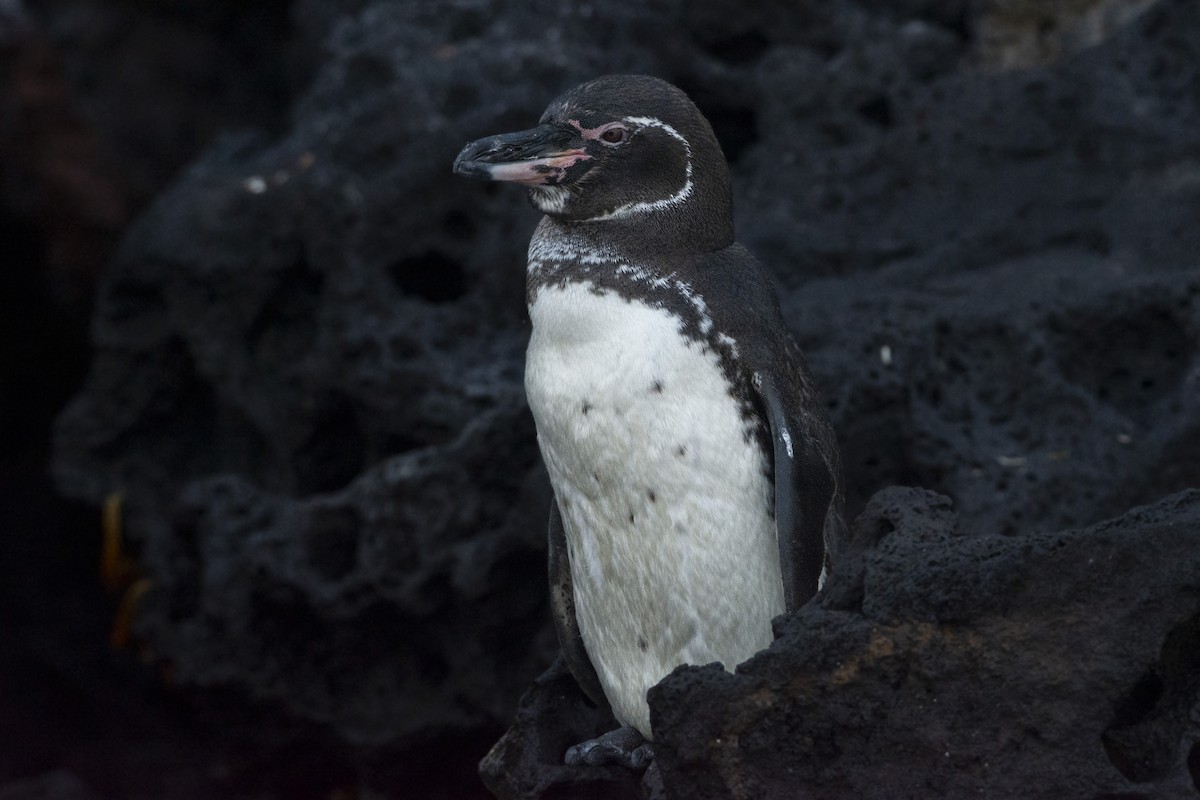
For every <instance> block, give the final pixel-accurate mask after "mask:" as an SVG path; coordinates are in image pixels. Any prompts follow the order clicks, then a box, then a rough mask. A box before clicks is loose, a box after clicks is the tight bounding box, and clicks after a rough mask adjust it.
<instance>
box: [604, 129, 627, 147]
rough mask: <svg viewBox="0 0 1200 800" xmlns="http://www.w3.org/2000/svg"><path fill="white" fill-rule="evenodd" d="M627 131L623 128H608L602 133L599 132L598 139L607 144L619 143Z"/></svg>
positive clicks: (623, 139)
mask: <svg viewBox="0 0 1200 800" xmlns="http://www.w3.org/2000/svg"><path fill="white" fill-rule="evenodd" d="M627 135H628V131H626V130H625V129H624V128H609V129H608V130H606V131H605V132H604V133H602V134H600V140H601V141H603V142H607V143H608V144H620V143H621V142H623V141H625V137H626V136H627Z"/></svg>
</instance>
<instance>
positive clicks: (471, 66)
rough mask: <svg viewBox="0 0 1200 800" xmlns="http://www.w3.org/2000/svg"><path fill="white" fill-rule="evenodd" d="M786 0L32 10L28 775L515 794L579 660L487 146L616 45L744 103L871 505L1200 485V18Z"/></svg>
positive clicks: (780, 260)
mask: <svg viewBox="0 0 1200 800" xmlns="http://www.w3.org/2000/svg"><path fill="white" fill-rule="evenodd" d="M746 5H747V4H742V3H726V2H720V1H719V0H714V2H705V3H698V2H686V3H685V2H679V3H664V4H661V5H657V6H655V7H653V8H648V7H643V6H642V5H641V4H607V5H604V6H601V5H599V4H597V5H595V6H587V5H579V6H577V7H573V8H566V7H563V4H557V3H549V2H547V3H531V4H529V5H528V6H527V7H520V8H510V7H509V6H508V5H506V4H503V3H496V2H486V1H485V0H478V1H477V2H469V1H466V0H464V2H458V3H453V4H446V5H442V4H437V5H435V4H424V3H400V2H368V0H343V1H342V2H317V1H316V0H291V2H284V1H283V0H275V1H273V2H253V3H218V2H166V0H162V1H161V2H155V1H154V0H142V1H141V2H134V1H133V0H126V1H124V2H94V1H92V2H89V1H88V0H73V1H68V0H57V1H55V2H44V3H38V4H36V5H34V4H33V3H26V4H20V3H9V4H5V5H3V6H0V64H2V66H3V70H2V71H0V254H2V255H0V326H2V337H0V342H2V345H0V445H2V446H0V474H2V476H3V482H2V484H0V510H2V512H0V513H2V521H3V530H0V634H2V635H3V637H4V639H3V642H2V646H0V797H10V796H11V797H42V796H57V797H102V798H108V797H111V798H118V797H120V798H143V797H144V798H151V797H172V798H205V797H230V798H241V797H245V798H251V797H254V798H265V797H280V798H285V797H286V798H304V797H313V798H318V797H319V798H333V797H355V796H363V797H366V796H371V795H370V793H371V792H374V793H376V794H377V795H381V796H387V797H416V796H420V797H438V796H440V797H473V796H486V794H485V793H484V790H483V789H482V787H481V786H480V785H479V784H478V782H477V779H476V778H475V774H474V765H475V763H476V762H477V761H478V759H479V758H480V757H481V756H482V755H483V754H484V753H485V752H486V750H487V748H488V747H489V746H490V744H491V743H492V742H493V741H495V739H496V738H497V737H498V736H499V735H500V734H501V733H502V732H503V730H504V728H505V726H506V725H507V723H508V720H509V719H510V717H511V714H512V711H513V708H514V704H515V702H516V700H517V698H518V697H519V695H520V693H521V691H522V689H523V688H524V687H525V686H526V685H527V684H528V682H529V681H530V680H531V679H532V678H533V677H534V676H535V675H537V674H538V672H540V671H541V669H542V668H544V667H545V666H546V665H547V664H548V663H549V662H550V660H551V658H552V655H553V650H554V648H553V643H552V637H551V635H550V634H549V631H548V629H547V618H546V605H545V597H544V582H543V579H542V574H543V570H544V567H543V563H544V562H543V559H544V554H543V551H542V535H543V526H544V523H543V519H544V514H545V508H546V504H547V502H548V488H547V486H546V484H545V478H544V474H543V473H542V472H541V468H540V465H539V462H538V458H537V453H536V449H535V446H534V439H533V430H532V423H531V421H530V420H529V418H528V415H527V413H526V411H525V407H524V400H523V395H522V390H521V385H520V375H521V355H522V350H523V347H524V339H525V337H526V336H527V321H526V320H525V318H524V309H523V304H522V269H521V268H522V264H523V252H524V247H525V243H526V241H527V238H528V234H529V231H530V230H531V228H532V225H533V224H534V222H535V221H536V214H535V213H534V212H533V211H532V210H531V209H529V208H528V207H527V205H526V204H525V202H524V200H523V198H521V197H520V196H519V193H518V192H517V191H516V190H513V189H512V188H511V187H495V186H485V185H480V184H477V183H474V182H467V181H461V180H458V179H456V178H454V177H452V176H451V175H450V170H449V165H450V163H451V161H452V159H453V156H454V154H455V153H456V152H457V151H458V149H459V147H461V145H462V144H463V143H464V142H465V141H467V140H469V139H472V138H476V137H478V136H480V135H483V134H487V133H492V132H497V131H502V130H515V129H519V128H525V127H528V126H529V125H530V124H532V123H533V121H535V120H536V118H537V117H538V115H539V114H540V112H541V110H542V108H543V107H544V106H545V104H546V103H547V102H548V101H549V100H550V99H551V98H552V97H553V96H555V95H556V94H558V93H559V92H560V91H562V90H563V89H565V88H568V87H570V86H571V85H574V84H575V83H577V82H579V81H581V80H584V79H587V78H589V77H593V76H594V75H597V74H602V73H606V72H649V73H652V74H656V75H659V76H661V77H663V78H666V79H668V80H671V81H673V82H675V83H677V84H678V85H680V86H681V87H683V88H684V89H685V90H687V91H688V92H689V93H690V94H691V95H692V96H693V98H694V99H695V100H696V102H697V103H698V104H699V105H700V107H701V108H702V110H704V111H705V113H706V114H707V115H708V117H709V119H710V120H711V121H712V123H713V125H714V128H715V129H716V131H717V133H718V136H719V138H720V139H721V141H722V145H723V147H724V149H725V152H726V155H727V156H728V158H729V159H730V162H731V166H732V169H733V173H734V182H735V186H736V203H737V213H738V230H739V237H740V238H741V240H742V241H744V242H745V243H746V244H748V245H749V246H750V247H751V248H752V249H753V250H754V251H755V252H756V253H757V254H758V255H759V256H760V258H762V259H763V260H764V262H765V263H766V264H767V265H768V266H769V268H770V269H771V270H772V272H773V273H774V274H775V275H776V277H777V280H778V283H779V286H780V292H781V299H782V303H783V307H784V312H785V314H786V315H787V318H788V319H789V321H790V322H791V324H792V325H793V328H794V331H795V333H796V335H797V338H798V339H799V341H800V342H801V345H802V346H803V347H804V348H805V350H806V352H807V353H808V355H809V358H810V361H811V363H812V365H813V368H814V371H815V373H816V374H817V378H818V381H819V383H820V385H821V386H822V387H823V389H824V392H825V396H826V399H827V402H828V406H829V412H830V414H831V417H832V418H833V421H834V424H835V427H836V429H837V430H838V433H839V438H840V440H841V444H842V448H843V456H844V461H845V468H846V475H847V484H848V491H847V495H848V496H847V499H848V509H847V510H848V514H849V515H850V516H853V515H854V514H856V513H857V512H858V511H859V510H860V509H861V508H862V507H863V505H864V503H865V502H866V500H867V498H868V497H870V495H871V494H872V493H873V492H875V491H876V490H878V489H880V488H882V487H884V486H887V485H890V484H906V485H914V486H923V487H927V488H930V489H935V490H937V491H940V492H943V493H945V494H947V495H949V496H951V497H952V498H953V499H954V500H955V503H956V508H957V510H958V512H959V514H960V515H961V517H962V519H963V521H964V524H965V525H967V526H969V527H971V528H973V529H977V530H979V531H983V532H987V533H990V534H995V535H1004V536H1011V535H1019V534H1021V533H1023V532H1027V531H1034V530H1058V529H1061V528H1066V527H1078V526H1082V525H1087V524H1091V523H1094V522H1097V521H1099V520H1101V519H1104V518H1107V517H1111V516H1115V515H1117V514H1120V513H1121V512H1123V511H1125V510H1126V509H1128V508H1129V507H1131V506H1134V505H1137V504H1139V503H1147V502H1152V501H1154V500H1157V499H1159V498H1161V497H1163V496H1165V495H1167V494H1170V493H1171V492H1174V491H1178V490H1180V489H1183V488H1187V487H1189V486H1190V487H1194V486H1198V485H1200V460H1197V459H1196V458H1195V453H1196V452H1200V411H1198V409H1200V406H1198V403H1197V397H1198V396H1200V360H1198V358H1197V353H1198V351H1200V346H1198V343H1200V301H1198V300H1197V298H1198V297H1200V270H1198V269H1197V260H1196V253H1197V252H1200V232H1198V229H1197V225H1196V221H1197V219H1200V177H1198V175H1200V89H1198V88H1197V87H1198V86H1200V75H1198V74H1197V71H1198V69H1200V67H1198V65H1200V11H1198V10H1197V7H1196V6H1195V4H1193V3H1190V2H1188V0H1157V2H1154V1H1153V0H1136V1H1134V0H1126V1H1124V2H1119V1H1113V2H1107V1H1106V0H1094V1H1091V2H1089V1H1088V0H1076V1H1074V2H1066V1H1064V2H1049V3H1026V2H1019V1H1018V0H977V1H974V2H969V1H968V0H956V1H955V2H932V1H931V2H922V0H888V1H887V2H882V1H881V2H866V1H865V0H860V2H852V1H851V0H839V2H820V3H817V2H804V3H794V2H779V3H767V4H761V5H756V6H755V7H754V8H747V7H745V6H746ZM117 492H119V493H122V495H123V496H124V498H125V502H124V505H123V516H124V522H125V531H126V539H127V548H128V550H129V552H130V555H131V557H132V558H134V559H135V562H136V564H137V573H136V575H131V576H128V579H127V580H125V581H124V582H122V583H121V584H120V585H117V586H115V587H112V588H105V587H104V585H103V584H102V582H101V580H100V575H99V567H98V556H99V550H100V516H99V508H100V505H101V504H102V503H103V501H104V499H105V498H106V497H108V496H110V495H111V494H113V493H117ZM135 577H141V578H144V579H146V580H147V581H148V583H147V584H145V585H147V586H148V587H149V589H148V591H147V592H146V594H145V595H144V596H143V597H142V599H141V602H140V603H139V604H138V605H137V607H136V612H135V618H134V622H133V637H132V641H131V642H130V643H128V644H126V645H125V646H123V647H118V648H114V647H112V646H111V645H110V641H109V639H110V631H111V629H112V626H113V624H114V620H115V619H116V617H117V613H118V607H119V604H120V602H121V598H122V596H123V593H124V592H125V591H126V590H127V589H128V587H129V586H130V585H131V582H132V580H133V579H134V578H135ZM6 792H7V793H8V794H6Z"/></svg>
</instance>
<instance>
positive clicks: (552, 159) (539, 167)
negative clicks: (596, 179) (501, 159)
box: [487, 150, 591, 186]
mask: <svg viewBox="0 0 1200 800" xmlns="http://www.w3.org/2000/svg"><path fill="white" fill-rule="evenodd" d="M590 158H591V156H589V155H588V154H587V153H585V152H584V151H582V150H566V151H564V152H562V153H559V154H557V155H553V156H549V157H547V158H531V159H529V160H527V161H509V162H506V163H500V164H489V165H487V171H488V176H489V177H490V178H491V179H492V180H494V181H509V182H511V183H523V184H526V185H527V186H535V185H542V184H547V183H558V182H559V181H561V180H562V178H563V173H565V172H566V171H567V169H569V168H570V167H573V166H574V165H576V164H578V163H579V162H580V161H587V160H588V159H590Z"/></svg>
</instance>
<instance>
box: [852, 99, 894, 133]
mask: <svg viewBox="0 0 1200 800" xmlns="http://www.w3.org/2000/svg"><path fill="white" fill-rule="evenodd" d="M857 110H858V115H859V116H860V117H862V118H863V119H865V120H867V121H868V122H870V123H871V124H872V125H874V126H875V127H877V128H890V127H892V100H891V98H889V97H888V96H887V95H886V94H879V95H876V96H875V97H872V98H871V99H870V100H868V101H867V102H865V103H863V104H862V105H860V106H859V107H858V109H857Z"/></svg>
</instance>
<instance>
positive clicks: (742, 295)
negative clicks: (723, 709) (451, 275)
mask: <svg viewBox="0 0 1200 800" xmlns="http://www.w3.org/2000/svg"><path fill="white" fill-rule="evenodd" d="M454 171H455V172H456V173H459V174H461V175H466V176H470V177H477V178H483V179H489V180H494V181H508V182H513V183H519V184H523V185H525V186H527V187H528V189H529V198H530V200H531V201H532V203H533V205H534V206H535V207H537V208H538V209H539V210H541V211H542V212H544V213H545V216H544V217H543V218H542V220H541V222H540V223H539V224H538V226H537V229H536V230H535V231H534V234H533V238H532V240H531V241H530V244H529V259H528V266H527V289H526V300H527V302H528V306H529V316H530V320H531V322H532V325H533V330H532V335H531V337H530V341H529V348H528V351H527V356H526V366H525V388H526V393H527V396H528V400H529V405H530V408H531V410H532V412H533V417H534V421H535V423H536V426H537V435H538V445H539V447H540V449H541V453H542V457H543V460H544V461H545V464H546V469H547V471H548V472H549V475H550V482H551V484H552V485H553V489H554V502H553V504H552V508H551V510H550V524H549V540H550V541H549V572H550V585H551V595H552V608H553V612H554V617H555V626H556V630H557V633H558V637H559V642H560V644H561V646H562V650H563V655H564V658H565V661H566V663H567V666H568V667H569V669H570V670H571V672H572V674H573V675H574V676H575V678H576V679H577V680H578V682H579V684H580V686H581V687H582V688H583V690H584V691H585V692H586V693H587V694H588V695H589V696H590V697H591V698H592V699H593V700H594V701H596V702H597V703H600V704H603V703H604V701H607V702H608V704H609V705H610V706H611V708H612V711H613V714H614V716H615V717H616V719H617V721H618V722H620V723H621V725H622V726H623V727H622V728H620V729H618V730H616V731H613V732H611V733H608V734H605V735H604V736H601V737H599V738H597V739H592V740H589V741H588V742H584V743H582V744H579V745H575V746H573V747H572V748H570V749H569V750H568V751H567V753H566V761H567V763H568V764H577V763H588V764H600V763H613V762H615V763H624V764H626V765H628V766H632V767H639V766H644V765H645V764H646V763H648V761H649V759H650V758H652V754H653V751H652V746H651V744H650V741H651V740H652V737H653V730H652V727H651V720H650V711H649V707H648V705H647V701H646V692H647V690H648V689H649V688H650V687H651V686H653V685H654V684H655V683H657V682H658V681H659V680H660V679H661V678H663V677H664V676H666V675H667V673H669V672H670V671H671V670H672V669H674V668H675V667H676V666H678V665H680V664H707V663H710V662H714V661H719V662H721V663H722V664H723V665H724V666H725V668H726V669H733V667H734V666H735V665H737V664H738V663H740V662H742V661H744V660H746V659H747V658H749V657H750V656H751V655H753V654H754V653H755V652H757V651H758V650H761V649H763V648H765V647H766V646H767V645H769V644H770V643H771V639H772V632H771V619H772V618H773V617H775V616H777V615H779V614H782V613H784V612H789V611H793V610H795V609H796V608H798V607H799V606H800V605H801V604H803V603H805V602H806V601H807V600H808V599H809V598H811V597H812V596H813V595H814V594H815V593H816V592H817V590H818V588H819V586H820V584H821V581H822V580H823V577H824V570H823V567H824V565H825V561H826V559H827V545H828V548H829V549H832V548H834V547H836V544H837V540H838V538H839V537H840V536H841V535H842V523H841V514H840V491H839V480H840V477H839V464H838V451H837V444H836V440H835V438H834V435H833V432H832V430H831V428H830V426H829V423H828V422H827V420H826V418H825V415H824V413H823V411H822V407H821V403H820V400H819V398H818V396H817V393H816V391H815V389H814V387H813V384H812V381H811V379H810V377H809V374H808V371H807V368H806V366H805V363H804V359H803V357H802V356H801V353H800V350H799V348H798V346H797V345H796V343H795V341H794V340H793V339H792V337H791V335H790V334H789V333H788V330H787V327H786V325H785V324H784V321H783V317H782V314H781V312H780V308H779V302H778V299H777V298H776V295H775V292H774V289H773V288H772V286H771V283H770V281H769V279H768V278H767V277H766V276H765V274H764V273H763V271H762V270H761V269H760V267H759V266H758V264H757V263H756V262H755V259H754V257H753V256H752V255H751V254H750V252H749V251H748V250H746V249H745V248H744V247H742V246H741V245H739V244H737V243H736V242H735V241H734V229H733V202H732V195H731V191H730V180H729V169H728V166H727V164H726V161H725V157H724V155H723V154H722V152H721V148H720V145H719V144H718V143H717V139H716V137H715V135H714V134H713V131H712V128H711V127H710V126H709V124H708V121H707V120H706V119H705V118H704V116H703V115H702V114H701V113H700V111H699V110H698V109H697V108H696V106H695V105H694V104H693V103H692V102H691V100H689V99H688V97H687V95H685V94H684V93H683V92H682V91H680V90H679V89H677V88H676V87H674V86H672V85H671V84H669V83H667V82H665V81H662V80H659V79H657V78H652V77H648V76H636V75H612V76H606V77H602V78H598V79H596V80H593V81H590V82H588V83H585V84H583V85H581V86H578V87H576V88H574V89H571V90H570V91H568V92H566V93H565V94H563V95H562V96H560V97H559V98H557V99H556V100H554V101H553V102H552V103H551V104H550V106H549V107H548V108H547V109H546V111H545V113H544V114H543V115H542V118H541V121H540V123H539V124H538V126H537V127H535V128H532V129H530V130H527V131H521V132H519V133H508V134H501V135H497V136H489V137H486V138H484V139H480V140H478V141H475V142H472V143H471V144H468V145H467V146H466V147H465V148H464V149H463V150H462V152H461V153H459V155H458V158H457V159H456V160H455V162H454Z"/></svg>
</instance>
